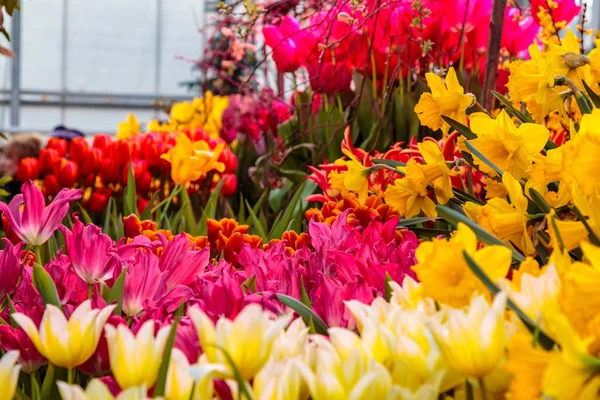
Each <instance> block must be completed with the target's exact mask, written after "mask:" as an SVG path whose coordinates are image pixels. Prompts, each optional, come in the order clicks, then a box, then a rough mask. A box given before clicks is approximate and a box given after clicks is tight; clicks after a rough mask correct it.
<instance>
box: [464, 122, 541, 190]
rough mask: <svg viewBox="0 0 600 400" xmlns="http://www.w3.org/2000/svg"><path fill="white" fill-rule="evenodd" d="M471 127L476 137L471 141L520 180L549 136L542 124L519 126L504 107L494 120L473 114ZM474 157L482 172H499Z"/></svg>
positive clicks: (504, 170) (489, 173)
mask: <svg viewBox="0 0 600 400" xmlns="http://www.w3.org/2000/svg"><path fill="white" fill-rule="evenodd" d="M471 130H472V131H473V133H475V134H476V135H477V138H476V139H473V140H469V142H470V143H471V144H472V145H473V146H474V147H475V148H476V149H477V150H479V152H480V153H481V154H482V155H484V156H485V157H486V158H487V159H488V160H490V162H491V163H492V164H494V165H495V166H496V167H498V168H499V169H500V170H501V171H503V172H508V173H510V174H511V175H512V176H513V177H514V178H515V179H517V180H520V179H521V178H523V177H524V176H526V170H527V168H528V167H529V166H530V165H531V160H530V156H532V155H533V154H535V153H539V152H540V151H541V150H542V149H543V148H544V145H545V144H546V142H547V141H548V137H549V132H548V129H546V128H545V127H543V126H541V125H537V124H528V123H525V124H521V125H520V126H519V127H518V128H517V127H516V126H515V123H514V122H513V121H512V119H511V118H510V116H509V115H508V114H507V113H506V111H504V110H502V112H500V114H499V115H498V117H497V118H496V119H495V120H493V119H491V118H486V117H476V118H473V119H472V120H471ZM473 158H474V161H475V164H476V165H477V166H478V167H479V168H480V169H481V171H482V172H484V173H486V174H488V175H489V176H492V177H494V176H497V175H498V174H497V173H496V171H495V170H494V169H493V168H491V167H490V166H489V165H487V164H486V163H485V162H483V161H482V160H480V159H479V158H477V157H476V156H474V157H473Z"/></svg>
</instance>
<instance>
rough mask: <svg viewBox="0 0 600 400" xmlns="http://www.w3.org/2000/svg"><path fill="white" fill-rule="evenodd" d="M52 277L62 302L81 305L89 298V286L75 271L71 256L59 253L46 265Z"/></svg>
mask: <svg viewBox="0 0 600 400" xmlns="http://www.w3.org/2000/svg"><path fill="white" fill-rule="evenodd" d="M44 269H45V270H46V271H48V273H49V274H50V277H52V280H53V281H54V284H55V285H56V290H57V292H58V297H59V299H60V302H61V303H62V304H63V305H64V304H67V303H71V304H74V305H79V304H80V303H82V302H83V301H85V300H86V299H87V298H88V286H87V284H86V283H85V282H84V281H83V280H82V279H81V278H80V277H79V275H78V274H77V273H76V272H75V269H74V268H73V266H72V265H71V262H70V260H69V257H67V256H66V255H64V254H60V253H59V254H58V255H57V256H56V258H55V259H54V260H52V261H50V262H49V263H48V264H46V266H45V267H44Z"/></svg>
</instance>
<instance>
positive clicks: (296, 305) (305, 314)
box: [277, 293, 329, 336]
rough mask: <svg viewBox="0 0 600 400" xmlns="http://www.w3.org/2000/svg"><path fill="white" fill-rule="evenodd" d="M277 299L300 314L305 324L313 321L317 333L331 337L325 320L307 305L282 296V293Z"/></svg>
mask: <svg viewBox="0 0 600 400" xmlns="http://www.w3.org/2000/svg"><path fill="white" fill-rule="evenodd" d="M277 298H278V299H279V301H280V302H281V304H283V305H285V306H288V307H289V308H291V309H292V310H294V311H295V312H296V313H298V315H300V317H302V319H303V320H304V323H306V324H307V325H308V324H309V323H310V320H311V319H312V320H313V323H314V324H315V331H316V332H317V333H320V334H321V335H325V336H329V333H328V332H327V330H328V329H329V327H328V326H327V324H326V323H325V322H323V320H322V319H321V318H319V316H318V315H317V314H315V312H314V311H313V310H311V309H310V308H308V307H307V306H306V305H305V304H303V303H301V302H299V301H298V300H296V299H295V298H293V297H290V296H287V295H285V294H281V293H278V294H277Z"/></svg>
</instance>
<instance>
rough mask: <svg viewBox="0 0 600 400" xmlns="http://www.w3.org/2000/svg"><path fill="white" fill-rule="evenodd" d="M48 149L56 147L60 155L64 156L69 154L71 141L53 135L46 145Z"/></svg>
mask: <svg viewBox="0 0 600 400" xmlns="http://www.w3.org/2000/svg"><path fill="white" fill-rule="evenodd" d="M46 148H48V149H54V150H56V151H57V152H58V155H59V156H61V157H64V156H65V155H66V154H67V150H68V149H69V143H68V142H67V141H66V140H65V139H60V138H55V137H51V138H50V139H48V144H47V145H46Z"/></svg>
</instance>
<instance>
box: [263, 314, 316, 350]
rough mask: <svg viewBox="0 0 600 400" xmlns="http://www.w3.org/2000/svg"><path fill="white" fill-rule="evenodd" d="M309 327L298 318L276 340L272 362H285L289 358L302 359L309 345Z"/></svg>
mask: <svg viewBox="0 0 600 400" xmlns="http://www.w3.org/2000/svg"><path fill="white" fill-rule="evenodd" d="M308 331H309V329H308V327H307V326H306V325H305V324H304V321H303V320H302V318H297V319H295V320H294V321H292V323H291V324H290V326H288V328H287V329H286V330H285V332H283V333H281V334H280V335H279V336H277V337H276V338H275V341H274V342H273V347H272V349H271V359H272V360H284V359H287V358H294V357H300V356H302V354H303V353H304V348H305V347H306V345H307V344H308Z"/></svg>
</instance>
